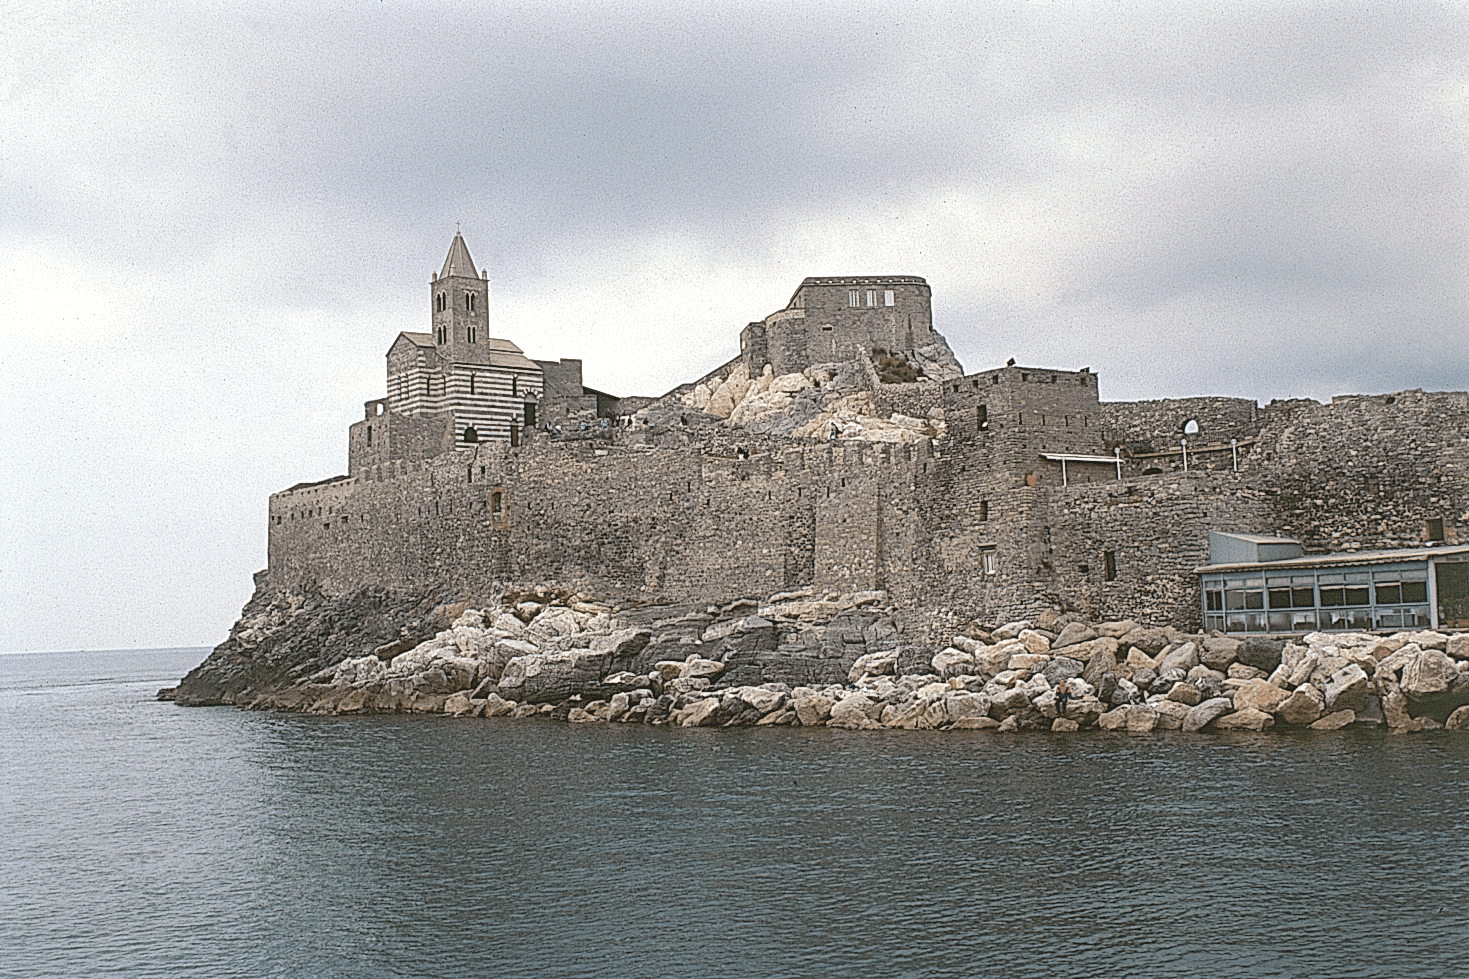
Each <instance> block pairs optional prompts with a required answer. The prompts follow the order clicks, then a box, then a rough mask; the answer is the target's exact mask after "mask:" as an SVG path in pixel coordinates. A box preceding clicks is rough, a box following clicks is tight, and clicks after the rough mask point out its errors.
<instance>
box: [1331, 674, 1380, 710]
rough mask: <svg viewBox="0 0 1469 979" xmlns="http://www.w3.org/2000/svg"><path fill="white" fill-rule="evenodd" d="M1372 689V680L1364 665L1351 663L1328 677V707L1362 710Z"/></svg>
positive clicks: (1332, 708)
mask: <svg viewBox="0 0 1469 979" xmlns="http://www.w3.org/2000/svg"><path fill="white" fill-rule="evenodd" d="M1371 689H1372V684H1371V681H1370V680H1368V679H1367V674H1366V673H1365V672H1363V670H1362V667H1360V666H1358V665H1357V664H1356V663H1349V664H1348V665H1346V666H1343V667H1342V668H1341V669H1339V670H1337V671H1336V672H1335V673H1333V674H1331V676H1330V677H1329V678H1328V679H1327V681H1326V709H1327V710H1330V711H1341V710H1351V711H1354V712H1355V711H1360V710H1362V709H1363V708H1364V707H1366V706H1367V694H1368V692H1369V691H1370V690H1371Z"/></svg>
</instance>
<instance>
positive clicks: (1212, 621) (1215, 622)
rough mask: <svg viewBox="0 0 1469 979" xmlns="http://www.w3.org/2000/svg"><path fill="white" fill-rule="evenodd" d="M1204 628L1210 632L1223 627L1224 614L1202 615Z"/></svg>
mask: <svg viewBox="0 0 1469 979" xmlns="http://www.w3.org/2000/svg"><path fill="white" fill-rule="evenodd" d="M1204 628H1205V629H1208V630H1209V631H1210V632H1212V631H1214V630H1215V629H1221V630H1222V629H1223V628H1224V616H1222V615H1206V616H1204Z"/></svg>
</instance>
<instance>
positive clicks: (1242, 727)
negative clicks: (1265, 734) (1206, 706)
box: [1214, 707, 1275, 731]
mask: <svg viewBox="0 0 1469 979" xmlns="http://www.w3.org/2000/svg"><path fill="white" fill-rule="evenodd" d="M1274 726H1275V718H1273V717H1271V716H1270V715H1269V714H1267V713H1265V712H1264V711H1262V710H1256V709H1255V708H1253V707H1246V708H1245V709H1244V710H1237V711H1235V712H1234V713H1233V714H1225V715H1224V716H1223V717H1219V718H1216V719H1215V720H1214V729H1215V730H1216V731H1264V730H1267V729H1269V728H1272V727H1274Z"/></svg>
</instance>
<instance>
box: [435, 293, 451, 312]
mask: <svg viewBox="0 0 1469 979" xmlns="http://www.w3.org/2000/svg"><path fill="white" fill-rule="evenodd" d="M448 308H449V297H448V295H446V294H445V293H442V292H441V293H439V294H438V295H437V296H435V297H434V311H435V312H438V313H442V312H443V311H444V310H446V309H448Z"/></svg>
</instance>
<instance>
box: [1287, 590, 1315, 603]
mask: <svg viewBox="0 0 1469 979" xmlns="http://www.w3.org/2000/svg"><path fill="white" fill-rule="evenodd" d="M1290 603H1291V605H1292V606H1293V607H1295V608H1315V607H1316V589H1314V588H1311V587H1309V586H1308V587H1306V588H1292V589H1291V591H1290Z"/></svg>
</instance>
